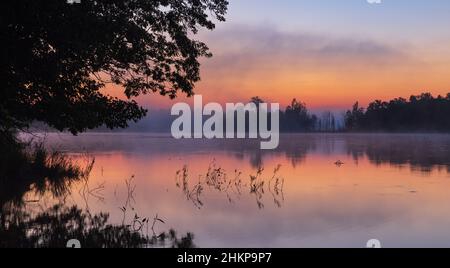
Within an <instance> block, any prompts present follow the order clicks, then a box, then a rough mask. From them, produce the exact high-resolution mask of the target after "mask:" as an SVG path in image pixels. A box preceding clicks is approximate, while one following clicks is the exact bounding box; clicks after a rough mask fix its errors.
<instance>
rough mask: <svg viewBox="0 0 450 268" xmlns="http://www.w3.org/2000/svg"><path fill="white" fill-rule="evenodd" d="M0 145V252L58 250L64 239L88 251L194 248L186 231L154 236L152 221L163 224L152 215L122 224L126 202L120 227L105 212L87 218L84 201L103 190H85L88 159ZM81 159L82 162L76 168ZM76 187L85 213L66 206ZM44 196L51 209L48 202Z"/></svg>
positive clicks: (37, 148)
mask: <svg viewBox="0 0 450 268" xmlns="http://www.w3.org/2000/svg"><path fill="white" fill-rule="evenodd" d="M3 145H4V146H2V148H4V153H5V154H2V155H1V157H0V186H1V187H0V248H40V247H50V248H55V247H58V248H62V247H65V246H66V243H67V241H68V240H70V239H77V240H79V241H80V242H81V245H82V246H83V247H88V248H89V247H96V248H99V247H100V248H104V247H107V248H116V247H118V248H124V247H126V248H130V247H166V246H169V247H194V244H193V235H192V234H191V233H188V234H187V235H186V236H184V237H181V238H179V237H178V236H177V233H176V232H175V231H174V230H173V229H171V230H170V231H169V232H167V233H166V232H162V233H158V234H157V233H156V231H155V225H156V223H157V222H164V221H163V220H162V219H160V218H159V217H158V216H156V217H155V218H153V219H150V218H140V217H139V216H138V214H137V213H134V214H133V215H134V216H133V218H132V220H131V221H130V222H129V224H128V223H126V222H125V221H126V218H127V217H126V211H125V210H126V209H127V208H128V207H130V208H131V202H129V201H127V204H126V205H125V206H124V207H123V209H124V218H123V222H122V224H111V223H109V214H108V213H104V212H100V213H96V214H92V213H91V212H90V210H89V197H90V196H92V197H95V198H97V199H98V200H102V197H101V196H100V194H99V193H100V190H101V189H103V188H102V187H97V188H93V189H92V188H90V187H89V175H90V173H91V171H92V169H93V167H94V163H95V161H94V159H93V158H92V157H90V156H86V157H85V158H84V157H78V161H75V160H74V159H71V158H69V157H67V156H66V155H64V154H61V153H59V152H49V151H48V150H47V149H45V148H44V147H43V146H42V144H37V145H31V144H30V145H28V146H23V145H22V144H19V143H17V144H13V143H8V144H3ZM83 158H84V160H85V163H84V164H81V163H80V160H83ZM81 162H82V161H81ZM77 183H79V184H80V185H81V186H80V187H78V186H77ZM127 186H128V187H133V188H134V187H135V186H132V185H131V181H127ZM77 188H79V193H80V196H81V197H82V199H83V200H84V204H85V205H86V209H79V208H78V205H77V204H74V205H70V204H69V202H67V199H68V198H69V197H70V196H71V195H72V192H73V190H75V189H77ZM46 198H49V199H50V203H51V204H54V205H51V204H48V203H47V201H48V200H46ZM130 198H133V196H132V193H131V194H130V195H129V200H130ZM133 210H134V209H133ZM149 230H151V234H150V233H149Z"/></svg>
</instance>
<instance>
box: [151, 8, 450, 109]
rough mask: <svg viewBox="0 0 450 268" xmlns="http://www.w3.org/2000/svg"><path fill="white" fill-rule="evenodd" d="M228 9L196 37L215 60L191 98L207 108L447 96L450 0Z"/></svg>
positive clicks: (205, 64)
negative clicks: (254, 101) (259, 101)
mask: <svg viewBox="0 0 450 268" xmlns="http://www.w3.org/2000/svg"><path fill="white" fill-rule="evenodd" d="M229 1H230V6H229V12H228V14H227V16H226V17H227V22H226V23H218V24H217V29H216V30H214V31H212V32H210V31H202V32H201V34H200V35H199V36H198V38H199V39H200V40H203V41H205V42H206V43H207V44H208V46H209V47H210V49H211V51H212V52H213V54H214V57H213V58H211V59H205V60H202V67H201V77H202V81H201V82H199V83H198V84H197V87H196V89H195V92H196V93H197V94H202V95H203V96H204V100H205V101H214V102H222V103H223V102H237V101H246V100H248V99H249V98H250V97H252V96H260V97H262V98H263V99H265V100H268V101H273V102H279V103H280V104H281V105H282V106H284V105H287V104H289V102H290V101H291V100H292V98H297V99H299V100H301V101H303V102H305V103H306V104H307V105H308V106H309V107H312V108H317V109H335V110H339V109H343V108H348V107H351V105H353V103H354V102H356V101H359V102H360V103H361V104H362V105H367V104H368V103H369V102H371V101H373V100H376V99H381V100H389V99H392V98H396V97H406V98H407V97H409V96H410V95H417V94H421V93H423V92H430V93H432V94H434V95H438V94H441V95H446V94H447V93H448V92H450V45H449V44H450V28H449V26H450V0H382V3H381V4H369V3H368V2H367V0H229ZM150 102H151V103H152V105H157V106H167V105H170V102H169V101H167V100H163V99H162V98H158V97H152V100H151V101H150ZM168 102H169V103H168Z"/></svg>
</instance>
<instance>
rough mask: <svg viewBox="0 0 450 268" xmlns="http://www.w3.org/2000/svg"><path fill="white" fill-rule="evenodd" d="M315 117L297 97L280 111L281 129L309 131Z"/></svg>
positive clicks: (314, 122)
mask: <svg viewBox="0 0 450 268" xmlns="http://www.w3.org/2000/svg"><path fill="white" fill-rule="evenodd" d="M316 121H317V117H316V116H314V115H310V114H309V112H308V109H307V108H306V105H305V104H304V103H302V102H300V101H297V99H293V100H292V102H291V104H290V105H289V106H288V107H286V110H285V112H284V113H281V129H282V130H283V131H288V132H299V131H311V130H313V129H314V127H315V125H316Z"/></svg>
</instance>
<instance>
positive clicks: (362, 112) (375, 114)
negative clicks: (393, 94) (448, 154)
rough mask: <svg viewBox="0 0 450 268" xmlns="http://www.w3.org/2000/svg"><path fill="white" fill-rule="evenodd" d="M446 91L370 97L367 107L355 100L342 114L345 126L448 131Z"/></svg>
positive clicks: (449, 103)
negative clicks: (344, 114) (383, 99)
mask: <svg viewBox="0 0 450 268" xmlns="http://www.w3.org/2000/svg"><path fill="white" fill-rule="evenodd" d="M449 115H450V93H449V94H447V96H446V97H443V96H437V97H433V96H432V95H431V94H430V93H423V94H421V95H419V96H411V97H410V98H409V100H406V99H404V98H396V99H393V100H391V101H388V102H385V101H380V100H377V101H374V102H372V103H370V104H369V106H368V107H367V109H363V108H360V107H359V105H358V103H356V104H355V106H354V107H353V109H352V110H351V111H348V112H347V114H346V116H345V125H346V128H347V129H348V130H356V131H440V132H447V131H450V117H449Z"/></svg>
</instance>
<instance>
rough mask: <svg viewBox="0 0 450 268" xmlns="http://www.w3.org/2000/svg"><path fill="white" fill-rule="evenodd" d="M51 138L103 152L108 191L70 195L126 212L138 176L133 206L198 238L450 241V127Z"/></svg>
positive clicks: (341, 243)
mask: <svg viewBox="0 0 450 268" xmlns="http://www.w3.org/2000/svg"><path fill="white" fill-rule="evenodd" d="M46 141H47V143H46V144H47V146H48V147H50V148H53V149H57V150H61V151H64V152H67V153H68V154H69V155H71V156H72V157H74V158H75V159H77V157H78V158H80V159H81V158H82V156H83V155H85V154H86V153H88V154H89V155H91V156H93V157H95V165H94V168H93V170H92V172H91V174H90V179H89V185H91V188H96V186H99V185H101V186H102V187H103V188H102V189H103V190H102V191H101V193H100V195H101V197H102V198H101V199H98V198H94V197H91V198H89V200H86V199H84V198H82V196H81V195H80V194H79V189H77V187H80V186H79V185H78V186H77V185H75V186H74V189H73V191H72V194H71V196H70V198H67V202H69V203H74V204H77V205H78V206H80V207H84V206H86V205H88V206H89V209H90V210H91V211H93V212H95V211H98V212H101V211H108V212H109V213H110V214H111V217H110V221H111V222H113V223H117V224H120V223H121V222H122V221H123V217H124V215H123V212H122V211H121V210H120V207H121V206H122V204H123V202H124V200H125V199H126V196H127V192H126V188H125V181H126V180H129V179H130V178H133V183H134V184H135V186H136V187H135V193H134V201H133V209H134V211H135V212H136V213H137V214H139V215H140V216H142V217H150V218H151V217H154V216H155V215H156V214H157V215H158V217H160V218H161V219H163V220H164V222H165V223H164V224H160V225H158V226H157V227H156V228H160V229H161V231H163V229H167V228H175V229H176V230H178V231H180V232H182V233H185V232H192V233H194V234H195V243H196V245H198V246H199V247H329V246H331V247H345V246H352V247H363V246H364V245H365V243H366V242H367V240H368V239H371V238H377V239H379V240H381V241H382V242H383V246H386V247H398V246H406V247H416V246H450V244H449V242H448V241H450V230H448V226H449V224H450V217H449V216H448V213H447V212H448V211H449V210H450V196H449V195H448V190H449V189H450V136H449V135H429V134H427V135H420V134H416V135H409V134H370V135H369V134H292V135H282V136H281V138H280V146H279V148H278V149H277V150H273V151H262V150H259V141H258V140H254V141H247V140H245V141H243V140H210V141H208V140H174V139H173V138H171V137H169V136H166V135H164V134H95V133H93V134H84V135H80V136H78V137H73V136H69V135H56V134H49V135H47V137H46ZM87 148H88V149H87ZM277 169H278V170H277ZM260 184H261V185H260ZM199 185H200V186H201V187H198V186H199ZM198 188H201V189H200V191H197V190H199V189H198ZM197 201H199V202H197ZM46 202H49V201H48V200H47V201H46ZM127 217H128V216H127Z"/></svg>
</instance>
